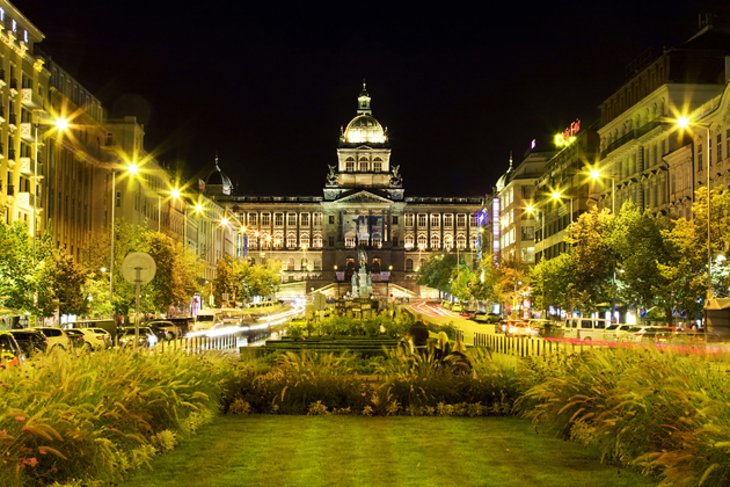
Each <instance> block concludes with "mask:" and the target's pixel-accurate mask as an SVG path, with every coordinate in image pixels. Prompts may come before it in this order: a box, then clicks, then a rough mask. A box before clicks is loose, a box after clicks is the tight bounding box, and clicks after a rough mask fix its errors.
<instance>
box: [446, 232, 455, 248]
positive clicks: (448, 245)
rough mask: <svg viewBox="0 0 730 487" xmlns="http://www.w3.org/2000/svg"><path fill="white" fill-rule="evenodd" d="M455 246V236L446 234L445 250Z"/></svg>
mask: <svg viewBox="0 0 730 487" xmlns="http://www.w3.org/2000/svg"><path fill="white" fill-rule="evenodd" d="M453 248H454V237H453V236H451V235H446V236H445V237H444V250H451V249H453Z"/></svg>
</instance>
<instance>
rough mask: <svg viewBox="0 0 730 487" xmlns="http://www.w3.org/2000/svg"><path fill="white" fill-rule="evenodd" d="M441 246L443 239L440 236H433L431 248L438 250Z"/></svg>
mask: <svg viewBox="0 0 730 487" xmlns="http://www.w3.org/2000/svg"><path fill="white" fill-rule="evenodd" d="M440 246H441V239H440V238H439V236H438V235H431V248H432V249H438V248H439V247H440Z"/></svg>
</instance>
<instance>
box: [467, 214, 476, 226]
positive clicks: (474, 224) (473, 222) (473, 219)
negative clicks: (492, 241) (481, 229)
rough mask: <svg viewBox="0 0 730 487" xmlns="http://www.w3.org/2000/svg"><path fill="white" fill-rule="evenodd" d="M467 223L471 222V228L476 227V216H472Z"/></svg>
mask: <svg viewBox="0 0 730 487" xmlns="http://www.w3.org/2000/svg"><path fill="white" fill-rule="evenodd" d="M469 221H470V222H471V226H472V227H476V226H477V225H478V221H477V216H476V215H472V216H471V218H470V219H469Z"/></svg>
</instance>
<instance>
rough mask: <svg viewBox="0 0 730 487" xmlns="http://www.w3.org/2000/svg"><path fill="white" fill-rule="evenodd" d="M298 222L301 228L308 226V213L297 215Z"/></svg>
mask: <svg viewBox="0 0 730 487" xmlns="http://www.w3.org/2000/svg"><path fill="white" fill-rule="evenodd" d="M299 220H300V222H301V224H302V226H303V227H306V226H308V225H309V213H302V214H301V215H299Z"/></svg>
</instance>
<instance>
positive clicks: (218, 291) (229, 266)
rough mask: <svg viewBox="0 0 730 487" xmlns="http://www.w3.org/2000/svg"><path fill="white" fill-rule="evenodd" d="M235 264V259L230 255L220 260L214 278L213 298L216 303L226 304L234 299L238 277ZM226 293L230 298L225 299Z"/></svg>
mask: <svg viewBox="0 0 730 487" xmlns="http://www.w3.org/2000/svg"><path fill="white" fill-rule="evenodd" d="M233 265H234V263H233V259H231V258H230V257H225V258H223V259H221V260H219V261H218V265H217V266H216V269H215V278H214V279H213V299H215V302H216V303H221V304H224V303H228V302H229V300H233V299H234V296H235V288H236V285H237V282H236V281H237V278H236V271H235V269H234V267H233ZM226 294H227V295H228V296H227V298H228V299H223V297H224V295H226ZM234 304H235V301H234Z"/></svg>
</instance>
